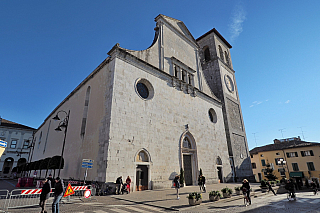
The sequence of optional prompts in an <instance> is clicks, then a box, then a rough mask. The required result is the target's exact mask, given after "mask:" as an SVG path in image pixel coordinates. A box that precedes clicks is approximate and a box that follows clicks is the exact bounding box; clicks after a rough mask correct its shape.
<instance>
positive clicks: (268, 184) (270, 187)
mask: <svg viewBox="0 0 320 213" xmlns="http://www.w3.org/2000/svg"><path fill="white" fill-rule="evenodd" d="M267 186H268V188H269V192H270V191H272V192H273V194H274V195H277V194H276V193H275V192H274V190H273V188H272V186H271V184H270V182H269V181H268V182H267Z"/></svg>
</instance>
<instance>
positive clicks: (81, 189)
mask: <svg viewBox="0 0 320 213" xmlns="http://www.w3.org/2000/svg"><path fill="white" fill-rule="evenodd" d="M71 187H72V189H73V191H74V194H72V195H70V196H68V197H65V198H63V199H64V200H67V201H68V202H69V201H71V200H81V201H82V200H83V199H86V198H85V197H84V193H85V191H87V190H90V191H91V195H90V197H89V199H91V197H92V186H91V185H87V186H71Z"/></svg>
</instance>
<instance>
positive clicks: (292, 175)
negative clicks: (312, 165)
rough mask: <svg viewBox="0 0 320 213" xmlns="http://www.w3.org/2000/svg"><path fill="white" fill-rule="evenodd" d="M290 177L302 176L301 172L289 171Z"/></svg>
mask: <svg viewBox="0 0 320 213" xmlns="http://www.w3.org/2000/svg"><path fill="white" fill-rule="evenodd" d="M289 176H290V177H304V175H303V172H290V174H289Z"/></svg>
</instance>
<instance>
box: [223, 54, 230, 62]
mask: <svg viewBox="0 0 320 213" xmlns="http://www.w3.org/2000/svg"><path fill="white" fill-rule="evenodd" d="M224 55H225V57H226V63H227V64H228V65H230V60H229V54H228V53H227V51H224Z"/></svg>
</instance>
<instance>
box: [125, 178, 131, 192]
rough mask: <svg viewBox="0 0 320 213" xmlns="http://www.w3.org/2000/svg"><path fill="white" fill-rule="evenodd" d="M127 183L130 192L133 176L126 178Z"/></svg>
mask: <svg viewBox="0 0 320 213" xmlns="http://www.w3.org/2000/svg"><path fill="white" fill-rule="evenodd" d="M126 184H127V188H128V192H129V193H130V184H131V178H130V177H129V176H128V177H127V179H126Z"/></svg>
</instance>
